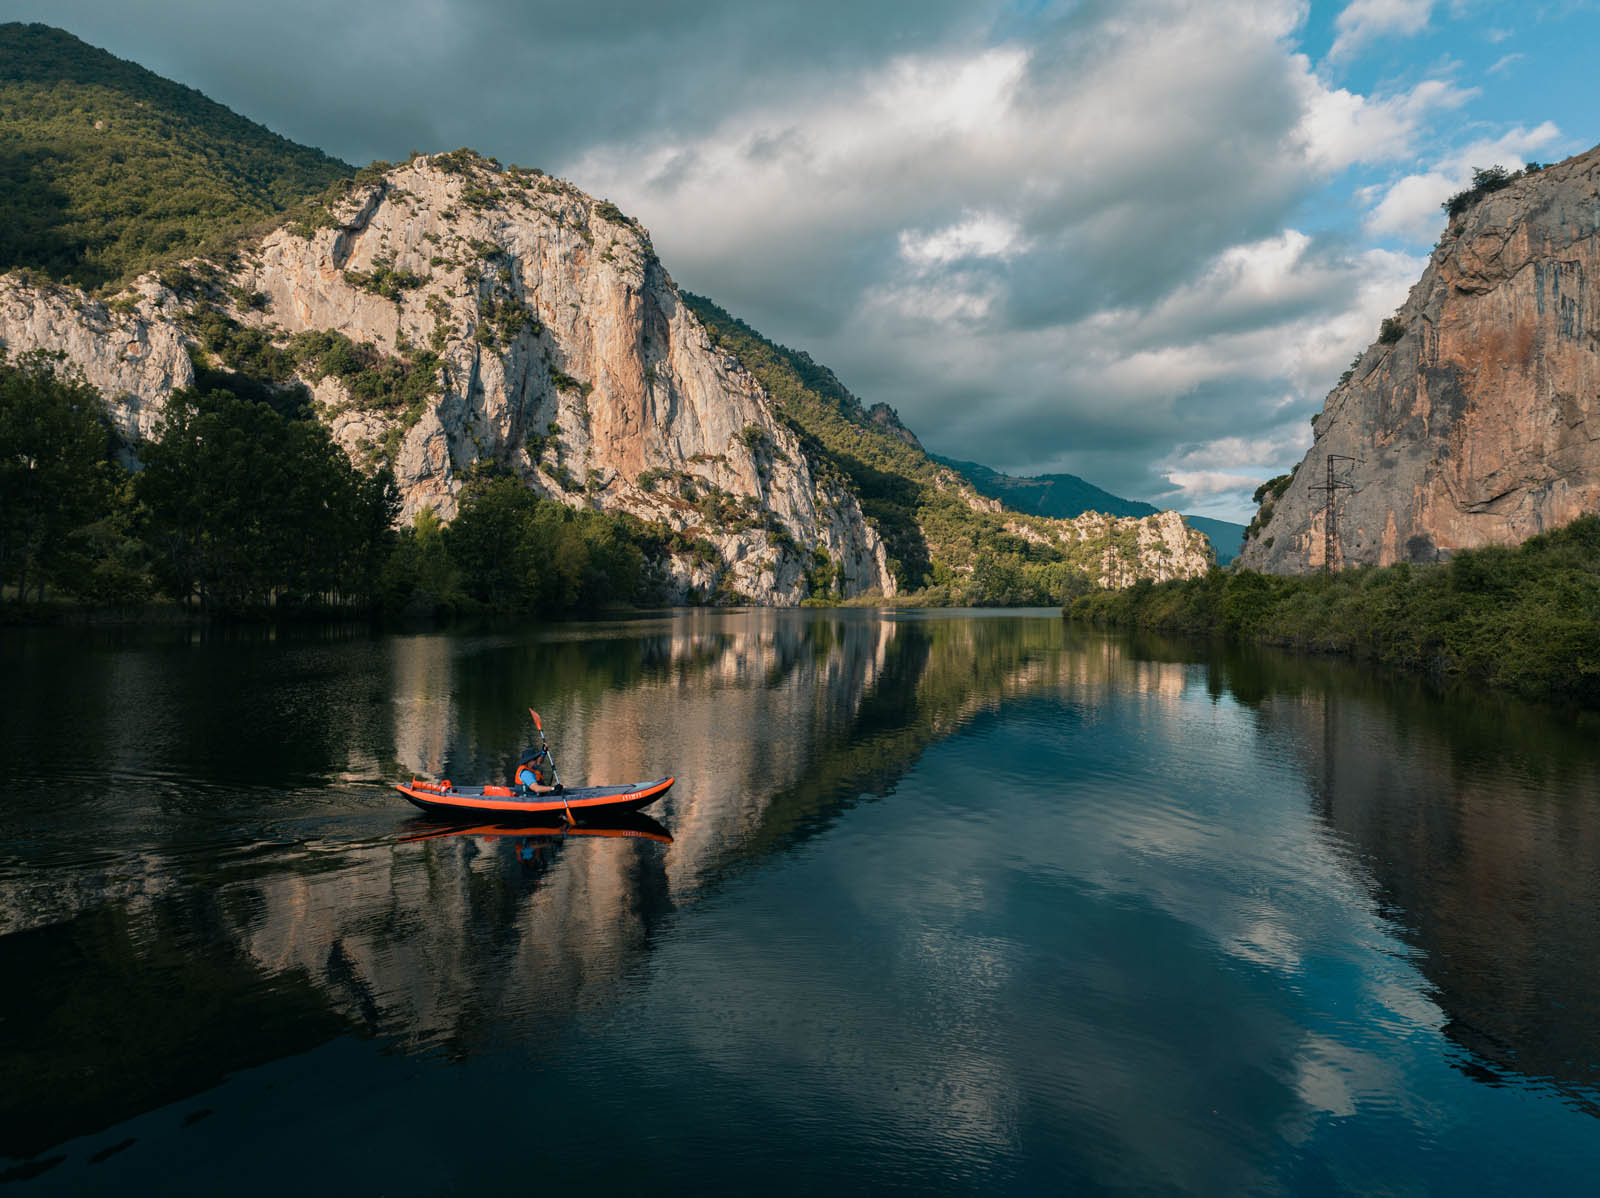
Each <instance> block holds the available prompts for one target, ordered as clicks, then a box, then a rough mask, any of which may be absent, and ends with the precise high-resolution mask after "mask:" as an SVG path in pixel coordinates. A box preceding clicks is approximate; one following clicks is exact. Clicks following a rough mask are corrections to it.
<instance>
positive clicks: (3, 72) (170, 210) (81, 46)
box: [0, 22, 354, 287]
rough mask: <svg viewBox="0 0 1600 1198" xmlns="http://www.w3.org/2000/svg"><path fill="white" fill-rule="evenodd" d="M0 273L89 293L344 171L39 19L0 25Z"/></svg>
mask: <svg viewBox="0 0 1600 1198" xmlns="http://www.w3.org/2000/svg"><path fill="white" fill-rule="evenodd" d="M0 114H3V118H0V273H3V272H5V271H8V270H12V269H15V268H16V267H26V268H29V269H32V270H37V271H41V272H43V273H44V274H46V275H48V276H49V277H51V278H53V279H57V280H60V281H63V282H71V283H76V284H78V285H80V286H84V287H97V286H100V285H102V284H104V283H107V282H111V281H116V280H123V279H127V278H130V277H131V276H132V275H133V274H134V273H136V272H138V271H140V270H144V269H146V268H148V267H150V266H152V265H154V264H155V263H157V262H158V261H160V260H162V259H163V258H166V257H171V256H173V255H174V254H178V253H183V254H192V253H194V252H195V250H196V249H197V247H199V246H201V245H203V244H205V243H206V242H207V241H210V240H213V239H217V238H222V237H227V236H230V235H233V234H235V233H237V232H238V230H239V229H240V228H241V227H242V226H245V225H248V224H249V223H251V222H254V221H262V220H267V219H271V218H274V217H278V216H281V215H283V214H284V213H286V212H287V211H288V210H289V209H290V208H291V207H292V206H293V205H294V204H296V203H298V202H300V201H302V200H304V199H306V198H307V197H310V196H313V195H316V194H317V193H319V192H321V191H323V190H324V189H325V188H327V187H328V186H329V185H330V184H332V183H334V182H335V181H336V180H339V179H342V178H345V177H348V176H349V175H351V174H353V173H354V171H353V168H352V167H350V166H347V165H346V164H345V163H342V162H339V161H337V160H336V159H333V158H330V157H328V155H326V154H324V153H322V152H321V151H320V150H314V149H311V148H310V147H309V146H302V145H296V144H295V143H294V142H292V141H289V140H288V139H286V138H283V137H279V136H278V135H277V134H275V133H273V132H271V131H270V130H268V129H265V128H263V127H262V126H260V125H258V124H256V123H255V122H254V121H249V120H246V119H245V118H244V117H241V116H239V115H238V114H237V113H234V112H232V111H230V110H229V109H227V108H224V107H223V106H222V105H221V104H217V103H214V102H213V101H211V100H208V99H206V97H205V96H203V95H201V94H200V93H199V92H197V91H195V90H194V89H193V88H188V87H184V86H182V85H181V84H178V83H173V82H171V81H170V80H167V79H163V78H161V76H159V75H155V74H152V73H151V72H150V71H147V70H145V69H144V68H143V67H140V66H137V65H135V64H134V63H131V62H125V61H124V60H122V59H120V58H117V57H115V56H113V55H111V54H108V53H106V51H104V50H98V49H95V48H94V47H93V46H90V45H87V44H86V43H84V42H81V41H79V40H78V39H77V38H75V37H73V36H72V35H71V34H69V33H65V32H63V31H62V30H59V29H52V28H50V27H49V26H47V25H24V24H19V23H16V22H12V23H8V24H0Z"/></svg>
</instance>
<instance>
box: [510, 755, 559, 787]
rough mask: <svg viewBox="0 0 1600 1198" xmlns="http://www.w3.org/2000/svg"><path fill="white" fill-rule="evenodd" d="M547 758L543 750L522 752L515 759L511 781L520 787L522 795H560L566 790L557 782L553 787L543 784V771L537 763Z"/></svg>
mask: <svg viewBox="0 0 1600 1198" xmlns="http://www.w3.org/2000/svg"><path fill="white" fill-rule="evenodd" d="M548 757H549V752H548V751H547V750H545V749H524V750H522V756H521V757H519V758H518V759H517V768H516V769H515V770H514V771H513V772H512V775H511V781H512V783H513V784H514V785H517V786H520V787H522V793H523V794H530V795H547V794H560V793H561V792H562V791H563V790H565V789H566V788H565V787H564V786H562V785H561V784H560V783H559V782H558V783H556V784H555V785H554V786H546V785H545V784H544V771H543V770H541V769H540V768H539V762H540V761H542V760H546V759H547V758H548Z"/></svg>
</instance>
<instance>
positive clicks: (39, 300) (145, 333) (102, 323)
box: [0, 274, 194, 441]
mask: <svg viewBox="0 0 1600 1198" xmlns="http://www.w3.org/2000/svg"><path fill="white" fill-rule="evenodd" d="M148 290H149V292H150V295H148V296H147V295H145V294H142V293H141V294H138V295H137V296H136V297H135V298H134V299H132V300H130V301H126V302H124V303H122V304H120V305H118V306H117V307H111V306H108V305H107V304H105V303H103V302H102V301H100V300H95V299H91V298H89V296H87V295H85V294H84V293H83V292H81V291H79V290H77V289H76V288H72V287H59V286H56V285H54V284H45V283H36V282H29V281H24V280H23V279H22V278H20V277H19V276H17V275H15V274H11V275H3V276H0V347H3V348H4V349H5V352H6V354H7V356H8V357H10V358H11V359H13V360H15V359H17V358H20V357H22V356H23V355H24V354H28V353H31V352H33V351H35V350H41V351H43V352H45V353H50V354H64V355H65V356H66V360H67V361H68V362H69V363H71V364H72V366H73V367H76V369H77V370H78V371H81V372H82V376H83V379H84V381H85V382H87V383H88V384H89V385H90V386H92V387H94V388H95V390H97V391H99V392H100V394H101V395H103V396H105V397H106V398H107V399H108V400H110V401H111V411H112V415H113V416H114V418H115V419H116V422H117V426H118V430H119V431H120V432H121V433H122V435H123V437H124V438H126V439H127V440H129V441H137V440H139V439H141V438H144V437H148V436H150V435H151V434H152V433H153V432H154V431H155V426H156V420H157V419H158V418H159V416H160V414H161V409H162V406H163V404H164V403H165V402H166V397H167V396H168V395H170V394H171V393H172V392H173V391H174V390H176V389H178V388H180V387H188V386H191V385H193V383H194V367H193V366H192V365H191V364H190V362H189V355H188V353H187V351H186V350H185V349H184V337H183V334H182V332H181V330H180V329H179V328H178V327H177V325H176V324H175V323H174V322H173V321H172V319H171V318H170V316H169V314H167V313H165V312H163V311H162V309H161V307H160V305H159V302H158V301H159V298H160V296H161V293H162V289H161V288H159V287H154V286H151V287H149V288H148ZM152 296H153V297H155V299H152V298H151V297H152Z"/></svg>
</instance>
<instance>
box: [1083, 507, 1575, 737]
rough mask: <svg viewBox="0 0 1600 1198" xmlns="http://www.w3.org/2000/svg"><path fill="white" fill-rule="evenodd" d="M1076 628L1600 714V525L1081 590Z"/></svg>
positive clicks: (1572, 524) (1572, 525)
mask: <svg viewBox="0 0 1600 1198" xmlns="http://www.w3.org/2000/svg"><path fill="white" fill-rule="evenodd" d="M1068 616H1069V618H1071V619H1073V620H1079V621H1084V622H1089V623H1096V624H1106V625H1114V626H1123V627H1137V628H1145V629H1151V630H1154V631H1159V632H1171V633H1184V634H1190V635H1195V634H1198V635H1214V636H1222V637H1226V638H1229V639H1232V640H1238V641H1248V642H1256V643H1260V644H1267V645H1281V646H1286V647H1290V648H1295V649H1301V650H1305V651H1310V652H1316V653H1337V654H1346V655H1348V656H1351V657H1354V658H1356V659H1358V660H1361V661H1370V662H1375V663H1378V664H1381V665H1385V666H1391V667H1399V668H1402V669H1407V670H1414V671H1420V672H1424V673H1427V674H1430V675H1433V676H1435V677H1438V678H1441V679H1454V680H1461V681H1466V682H1472V683H1477V684H1483V685H1488V686H1495V687H1502V688H1505V689H1508V690H1512V691H1516V692H1517V693H1519V694H1522V695H1524V696H1526V697H1530V698H1542V699H1558V700H1564V701H1572V702H1577V703H1581V704H1583V705H1584V706H1589V707H1594V706H1600V517H1595V516H1584V517H1582V518H1580V519H1578V520H1575V521H1573V522H1572V523H1571V524H1568V525H1566V526H1564V527H1562V528H1558V529H1555V530H1553V531H1551V532H1547V533H1543V534H1541V535H1539V536H1536V537H1533V538H1532V539H1530V540H1528V541H1526V542H1524V543H1523V544H1522V545H1520V546H1518V547H1517V548H1514V549H1512V548H1503V547H1493V548H1486V549H1472V550H1463V551H1461V552H1459V553H1457V554H1456V555H1455V556H1454V557H1453V558H1452V559H1451V560H1450V561H1449V562H1447V563H1441V564H1438V565H1426V566H1413V565H1409V564H1406V563H1401V564H1399V565H1394V566H1384V567H1361V568H1356V569H1351V570H1346V571H1343V572H1341V573H1338V574H1334V575H1332V576H1331V577H1323V576H1321V575H1310V576H1292V577H1290V576H1280V575H1271V574H1258V573H1256V572H1254V571H1251V570H1238V571H1220V570H1219V571H1213V572H1212V573H1211V574H1209V575H1207V576H1206V577H1205V578H1200V579H1194V580H1190V581H1187V582H1168V583H1161V584H1157V585H1154V586H1152V585H1149V584H1147V583H1140V584H1137V585H1135V586H1133V587H1131V588H1129V589H1127V590H1125V591H1120V592H1115V593H1107V592H1101V593H1097V594H1090V595H1085V596H1082V597H1081V598H1079V599H1077V600H1076V601H1074V602H1073V604H1072V605H1071V607H1070V608H1069V609H1068Z"/></svg>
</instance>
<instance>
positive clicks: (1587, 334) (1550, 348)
mask: <svg viewBox="0 0 1600 1198" xmlns="http://www.w3.org/2000/svg"><path fill="white" fill-rule="evenodd" d="M1597 234H1600V149H1596V150H1591V151H1589V152H1587V153H1585V154H1582V155H1579V156H1578V157H1576V158H1571V159H1568V160H1567V161H1566V162H1563V163H1560V164H1558V165H1556V166H1551V167H1546V168H1545V169H1544V170H1542V171H1538V172H1534V173H1528V174H1525V175H1523V176H1521V177H1520V178H1518V179H1516V180H1515V181H1514V182H1512V183H1511V184H1510V186H1508V187H1506V188H1504V189H1503V190H1499V191H1494V192H1491V193H1489V194H1488V195H1485V196H1483V197H1482V198H1481V199H1478V200H1477V202H1476V203H1475V204H1473V205H1472V206H1471V207H1470V208H1468V209H1467V210H1466V211H1465V212H1464V213H1462V214H1460V215H1459V216H1457V217H1455V218H1454V219H1453V220H1452V221H1451V223H1450V227H1449V228H1448V229H1447V231H1446V232H1445V234H1444V236H1443V237H1442V238H1441V239H1440V241H1439V244H1438V247H1437V248H1436V249H1435V250H1434V253H1433V257H1432V260H1431V261H1430V262H1429V264H1428V268H1427V270H1426V271H1425V272H1424V273H1423V276H1422V279H1421V281H1420V282H1418V283H1417V285H1416V286H1415V287H1414V288H1412V291H1411V295H1410V297H1409V298H1408V299H1407V300H1406V302H1405V304H1404V306H1402V307H1401V308H1400V310H1399V311H1398V312H1397V313H1396V315H1395V316H1394V317H1393V318H1392V320H1390V321H1387V322H1385V329H1384V332H1383V334H1382V335H1380V338H1379V340H1378V341H1376V342H1374V343H1373V345H1372V346H1371V347H1370V348H1369V349H1368V350H1367V351H1366V353H1364V354H1363V355H1362V356H1361V358H1360V360H1359V362H1358V363H1357V364H1356V365H1355V366H1354V367H1353V369H1352V371H1351V373H1350V374H1349V375H1348V376H1347V377H1346V378H1345V379H1344V380H1343V381H1342V382H1341V383H1340V384H1339V385H1338V386H1337V387H1335V388H1334V389H1333V391H1332V392H1331V393H1330V394H1329V396H1328V399H1327V402H1326V404H1325V405H1324V407H1323V410H1322V413H1321V414H1320V415H1319V416H1318V417H1317V418H1316V421H1315V428H1316V439H1315V442H1314V444H1313V445H1312V447H1311V449H1310V451H1309V452H1308V453H1307V454H1306V456H1305V458H1304V459H1303V460H1302V461H1301V463H1300V465H1299V466H1298V467H1297V468H1296V470H1295V473H1294V477H1293V478H1292V480H1291V481H1289V483H1288V484H1287V487H1286V488H1285V489H1284V490H1283V491H1282V493H1281V495H1279V496H1278V497H1277V498H1275V499H1269V500H1268V502H1267V503H1266V504H1264V505H1263V507H1262V510H1261V512H1260V514H1259V515H1258V517H1257V519H1256V523H1255V524H1254V525H1253V526H1252V528H1253V529H1254V533H1253V535H1252V536H1251V537H1250V538H1249V539H1248V540H1247V542H1246V544H1245V549H1244V552H1243V553H1242V554H1241V556H1240V559H1239V560H1240V563H1241V564H1242V565H1244V566H1246V567H1249V568H1251V569H1256V570H1267V571H1272V572H1276V573H1297V572H1304V571H1307V570H1314V569H1320V568H1322V566H1323V564H1324V562H1325V561H1328V560H1329V559H1330V557H1331V563H1332V565H1333V566H1334V567H1335V568H1337V567H1340V566H1346V565H1355V564H1377V565H1387V564H1390V563H1393V562H1400V561H1410V562H1428V561H1437V560H1440V559H1442V558H1446V557H1448V556H1449V555H1450V553H1451V552H1452V551H1454V550H1457V549H1465V548H1472V547H1476V546H1482V545H1492V544H1515V543H1518V542H1521V541H1523V540H1525V539H1527V538H1528V537H1530V536H1532V535H1534V534H1535V533H1538V532H1540V531H1542V530H1543V529H1546V528H1550V527H1553V526H1555V525H1559V524H1563V523H1565V522H1567V521H1569V520H1572V519H1574V518H1576V517H1577V516H1579V515H1582V514H1583V513H1585V512H1593V511H1595V510H1596V508H1597V507H1600V313H1597V307H1596V297H1595V296H1594V295H1593V294H1592V293H1591V292H1590V289H1589V281H1590V280H1591V279H1600V235H1597ZM1330 458H1331V459H1332V460H1333V463H1334V467H1335V482H1336V484H1348V487H1346V486H1344V485H1337V486H1336V489H1335V502H1336V505H1337V506H1336V512H1335V523H1336V531H1337V537H1336V543H1335V545H1334V546H1332V547H1331V553H1330V546H1329V543H1328V542H1329V538H1328V536H1327V529H1326V527H1325V525H1326V521H1327V504H1326V494H1327V493H1326V491H1325V490H1316V489H1314V488H1321V487H1326V485H1327V471H1326V463H1327V462H1328V461H1329V459H1330Z"/></svg>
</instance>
